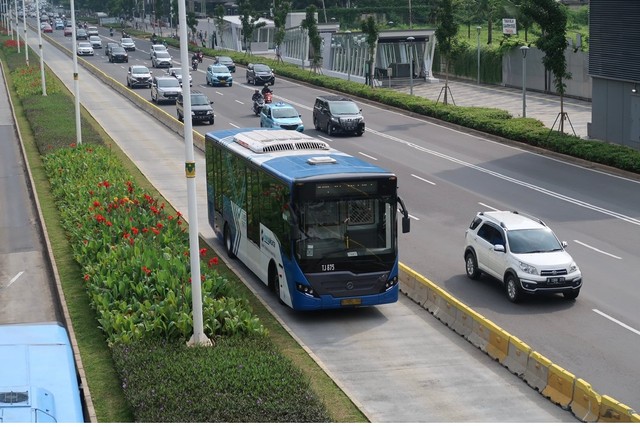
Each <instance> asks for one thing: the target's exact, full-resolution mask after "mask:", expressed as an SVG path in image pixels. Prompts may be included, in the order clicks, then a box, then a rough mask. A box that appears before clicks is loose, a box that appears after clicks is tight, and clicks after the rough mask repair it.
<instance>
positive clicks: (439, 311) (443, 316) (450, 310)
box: [433, 289, 457, 326]
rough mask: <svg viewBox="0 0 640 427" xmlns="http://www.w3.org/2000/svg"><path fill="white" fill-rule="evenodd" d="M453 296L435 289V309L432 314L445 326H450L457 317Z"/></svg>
mask: <svg viewBox="0 0 640 427" xmlns="http://www.w3.org/2000/svg"><path fill="white" fill-rule="evenodd" d="M452 301H453V297H452V296H451V295H449V294H448V293H447V292H445V291H443V290H442V289H436V290H435V310H434V312H433V315H434V316H435V317H436V318H437V319H439V320H440V321H441V322H442V323H444V324H445V325H447V326H452V325H453V324H454V322H455V320H456V317H457V307H456V305H455V304H453V303H452Z"/></svg>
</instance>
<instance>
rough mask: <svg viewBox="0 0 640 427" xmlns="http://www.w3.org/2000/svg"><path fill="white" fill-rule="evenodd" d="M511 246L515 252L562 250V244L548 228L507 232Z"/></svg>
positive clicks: (530, 252) (528, 252) (529, 252)
mask: <svg viewBox="0 0 640 427" xmlns="http://www.w3.org/2000/svg"><path fill="white" fill-rule="evenodd" d="M507 240H508V241H509V248H510V249H511V252H512V253H514V254H532V253H539V252H555V251H561V250H562V245H561V244H560V242H558V239H557V238H556V236H554V235H553V233H552V232H551V231H550V230H548V229H532V230H512V231H508V232H507Z"/></svg>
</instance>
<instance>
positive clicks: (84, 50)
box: [76, 42, 93, 56]
mask: <svg viewBox="0 0 640 427" xmlns="http://www.w3.org/2000/svg"><path fill="white" fill-rule="evenodd" d="M76 52H77V53H78V55H79V56H85V55H88V56H93V46H91V42H78V47H77V50H76Z"/></svg>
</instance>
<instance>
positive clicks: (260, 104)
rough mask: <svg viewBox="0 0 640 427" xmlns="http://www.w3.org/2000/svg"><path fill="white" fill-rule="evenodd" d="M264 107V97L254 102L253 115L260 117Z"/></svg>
mask: <svg viewBox="0 0 640 427" xmlns="http://www.w3.org/2000/svg"><path fill="white" fill-rule="evenodd" d="M262 107H264V97H263V96H261V97H259V98H258V99H256V100H254V101H253V113H254V114H255V115H256V116H259V115H260V111H262Z"/></svg>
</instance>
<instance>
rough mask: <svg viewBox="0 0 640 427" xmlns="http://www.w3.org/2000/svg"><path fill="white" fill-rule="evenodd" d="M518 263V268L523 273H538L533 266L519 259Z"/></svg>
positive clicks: (535, 274)
mask: <svg viewBox="0 0 640 427" xmlns="http://www.w3.org/2000/svg"><path fill="white" fill-rule="evenodd" d="M518 265H519V267H520V270H522V271H524V272H525V273H527V274H532V275H534V276H537V275H538V269H537V268H535V267H534V266H532V265H529V264H526V263H524V262H521V261H520V262H519V263H518Z"/></svg>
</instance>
